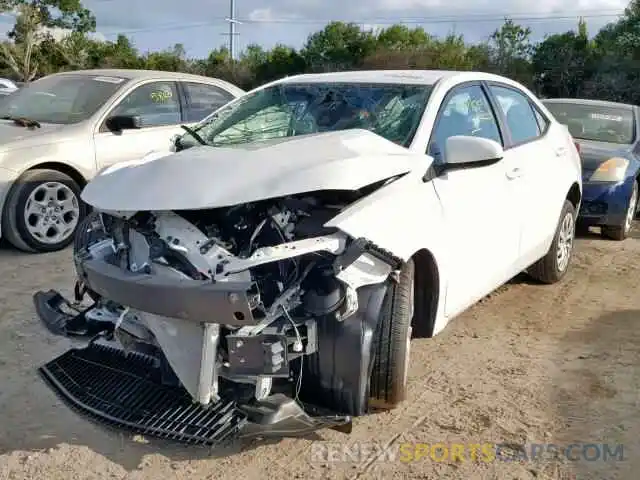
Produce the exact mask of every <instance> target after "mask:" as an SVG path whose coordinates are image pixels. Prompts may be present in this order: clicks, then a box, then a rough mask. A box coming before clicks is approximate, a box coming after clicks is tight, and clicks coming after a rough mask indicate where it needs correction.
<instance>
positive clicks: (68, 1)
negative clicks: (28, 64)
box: [0, 0, 96, 43]
mask: <svg viewBox="0 0 640 480" xmlns="http://www.w3.org/2000/svg"><path fill="white" fill-rule="evenodd" d="M25 7H28V8H29V9H32V10H35V11H38V15H39V25H40V26H41V27H49V28H63V29H67V30H71V31H73V32H80V33H87V32H94V31H95V29H96V18H95V16H94V15H93V14H92V13H91V11H89V10H88V9H86V8H85V7H84V6H83V4H82V1H81V0H0V11H2V12H14V11H21V10H22V9H24V8H25ZM24 27H25V25H24V24H23V23H21V21H20V18H18V21H16V24H15V25H14V28H13V29H12V30H11V31H10V32H9V33H8V36H9V38H12V39H14V40H15V41H16V42H18V43H20V42H21V41H23V36H24V34H25V32H24Z"/></svg>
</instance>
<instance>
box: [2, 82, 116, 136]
mask: <svg viewBox="0 0 640 480" xmlns="http://www.w3.org/2000/svg"><path fill="white" fill-rule="evenodd" d="M125 81H126V80H125V79H124V78H119V77H103V76H98V75H78V74H65V75H54V76H49V77H44V78H41V79H40V80H36V81H35V82H32V83H29V84H26V85H25V86H24V87H22V88H21V89H20V90H17V91H16V92H14V93H12V94H11V95H9V96H7V97H6V98H5V99H4V101H3V102H1V103H0V118H3V117H4V118H27V119H29V120H35V121H37V122H41V123H57V124H72V123H78V122H81V121H83V120H86V119H87V118H89V117H90V116H91V115H93V114H94V113H95V112H96V111H98V109H99V108H100V107H101V106H102V105H103V104H104V103H105V102H106V101H107V100H108V99H109V98H111V97H112V96H113V94H114V93H115V92H116V91H118V89H120V88H121V87H122V85H123V84H124V82H125Z"/></svg>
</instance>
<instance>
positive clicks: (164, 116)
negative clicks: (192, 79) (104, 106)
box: [110, 82, 182, 127]
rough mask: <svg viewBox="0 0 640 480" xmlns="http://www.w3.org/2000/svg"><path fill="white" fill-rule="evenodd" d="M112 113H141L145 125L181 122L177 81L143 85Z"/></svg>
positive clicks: (153, 125) (154, 125) (152, 125)
mask: <svg viewBox="0 0 640 480" xmlns="http://www.w3.org/2000/svg"><path fill="white" fill-rule="evenodd" d="M110 115H139V116H140V117H141V119H142V126H143V127H157V126H161V125H175V124H179V123H181V121H182V120H181V114H180V100H179V99H178V92H177V91H176V86H175V83H173V82H152V83H147V84H144V85H141V86H139V87H138V88H136V89H135V90H133V91H132V92H131V93H130V94H129V95H127V96H126V97H125V98H124V99H123V100H122V101H121V102H120V104H119V105H118V106H117V107H115V108H114V109H113V110H112V111H111V114H110Z"/></svg>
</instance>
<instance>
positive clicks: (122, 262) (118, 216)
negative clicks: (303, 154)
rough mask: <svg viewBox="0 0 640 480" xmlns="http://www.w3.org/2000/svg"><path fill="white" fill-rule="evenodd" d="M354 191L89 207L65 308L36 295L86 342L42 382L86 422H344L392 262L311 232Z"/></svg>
mask: <svg viewBox="0 0 640 480" xmlns="http://www.w3.org/2000/svg"><path fill="white" fill-rule="evenodd" d="M355 200H357V198H354V193H353V192H342V193H341V192H330V193H327V192H324V193H323V192H319V193H316V194H314V195H307V196H304V195H298V196H293V197H287V198H280V199H275V200H265V201H260V202H255V203H251V204H243V205H238V206H234V207H228V208H218V209H211V210H194V211H174V212H135V213H133V212H131V213H129V214H127V213H124V212H120V213H118V212H109V213H107V212H101V213H98V212H95V213H94V214H92V215H91V217H89V218H88V219H87V221H86V222H85V224H84V225H83V228H82V230H81V231H80V232H79V234H78V237H77V239H76V244H75V246H74V261H75V266H76V270H77V273H78V282H77V284H76V292H75V293H76V302H75V303H74V304H72V303H70V302H68V301H66V300H65V299H64V298H63V297H62V296H61V295H60V294H59V293H57V292H56V291H53V290H51V291H48V292H37V293H36V294H35V295H34V302H35V307H36V310H37V313H38V316H39V317H40V319H41V320H42V321H43V322H44V324H45V325H46V326H47V328H48V329H49V330H50V331H51V332H52V333H54V334H57V335H66V336H75V337H85V338H87V339H88V340H89V344H88V346H87V347H86V348H83V349H74V350H71V351H69V352H67V353H65V354H63V355H62V356H61V357H59V358H57V359H55V360H53V361H52V362H50V363H48V364H47V365H45V366H43V367H42V368H41V373H42V375H43V377H44V378H45V379H46V380H47V381H48V382H49V383H50V385H52V387H53V388H54V389H55V390H56V391H57V392H58V393H59V394H61V396H62V397H63V398H65V399H66V400H67V401H68V402H70V403H71V404H72V405H73V406H75V407H77V408H78V409H80V410H81V411H84V412H85V413H87V414H89V415H91V416H93V417H94V418H98V419H101V420H103V421H105V422H107V423H110V424H113V425H116V426H121V427H127V428H130V429H132V430H134V431H139V432H141V433H144V434H149V435H154V436H160V437H165V438H169V439H173V440H178V441H184V442H188V443H201V444H208V445H214V444H218V443H220V442H223V441H226V440H229V439H230V438H235V437H237V436H241V437H248V436H269V435H275V436H288V435H303V434H307V433H309V432H311V431H314V430H317V429H320V428H326V427H331V428H336V429H339V430H342V431H350V425H351V417H352V416H353V415H359V414H362V413H363V412H364V411H365V410H366V405H365V404H366V401H364V400H363V399H362V397H363V394H362V392H363V391H365V392H366V390H367V387H366V384H367V382H368V375H370V372H371V366H370V365H371V358H372V355H373V354H374V353H373V352H372V345H371V343H372V342H371V337H372V332H373V331H374V330H375V328H376V321H377V318H378V313H379V309H380V306H381V303H382V299H383V297H384V294H385V291H386V287H387V282H388V281H390V280H392V278H393V275H391V274H392V272H394V271H395V270H396V269H397V268H398V266H399V264H400V261H399V260H398V259H397V258H395V257H393V255H391V254H389V253H388V252H385V251H382V250H380V249H379V248H377V247H375V246H374V245H372V244H371V243H370V242H368V241H366V240H365V239H351V238H349V237H348V236H347V235H345V234H344V233H342V232H340V231H337V230H328V229H326V228H325V227H324V226H323V225H324V224H325V223H326V222H327V221H328V220H329V219H330V218H332V217H333V216H335V215H336V214H337V213H338V212H339V211H340V210H341V209H343V208H344V207H345V206H348V205H349V204H350V203H352V202H353V201H355ZM87 297H89V298H90V299H91V301H92V304H91V305H88V306H86V307H80V306H79V305H81V301H82V300H83V298H87Z"/></svg>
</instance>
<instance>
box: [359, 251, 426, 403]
mask: <svg viewBox="0 0 640 480" xmlns="http://www.w3.org/2000/svg"><path fill="white" fill-rule="evenodd" d="M414 285H415V264H414V262H413V260H409V261H408V262H407V263H406V264H405V265H404V266H403V268H402V270H401V271H400V275H399V277H398V282H397V283H394V284H392V285H391V286H390V287H389V290H387V295H386V297H385V299H384V303H383V304H382V310H381V312H380V319H379V321H378V329H377V331H376V337H375V343H374V345H375V347H374V348H375V357H374V360H373V362H374V363H373V372H372V374H371V386H370V392H369V394H370V396H371V398H370V401H369V404H370V406H371V407H373V408H376V409H380V410H390V409H393V408H395V407H396V406H397V405H398V404H399V403H400V402H402V401H403V400H404V399H405V397H406V390H407V376H408V373H409V358H410V355H409V354H410V351H411V321H412V319H413V312H414V298H415V295H414V288H415V286H414Z"/></svg>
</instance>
